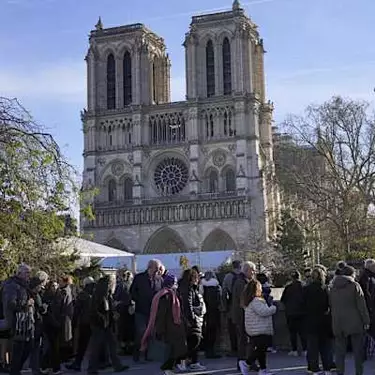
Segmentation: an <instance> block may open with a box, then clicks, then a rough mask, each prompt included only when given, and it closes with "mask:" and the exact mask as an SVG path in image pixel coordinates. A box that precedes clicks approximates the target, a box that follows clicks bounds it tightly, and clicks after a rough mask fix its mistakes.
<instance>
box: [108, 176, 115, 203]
mask: <svg viewBox="0 0 375 375" xmlns="http://www.w3.org/2000/svg"><path fill="white" fill-rule="evenodd" d="M116 194H117V186H116V181H115V180H113V179H112V180H109V181H108V201H109V202H114V201H115V200H116Z"/></svg>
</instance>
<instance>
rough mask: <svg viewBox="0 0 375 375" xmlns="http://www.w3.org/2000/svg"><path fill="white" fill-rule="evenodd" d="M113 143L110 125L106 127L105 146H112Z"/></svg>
mask: <svg viewBox="0 0 375 375" xmlns="http://www.w3.org/2000/svg"><path fill="white" fill-rule="evenodd" d="M112 145H113V136H112V129H111V127H109V128H108V144H107V146H109V147H112Z"/></svg>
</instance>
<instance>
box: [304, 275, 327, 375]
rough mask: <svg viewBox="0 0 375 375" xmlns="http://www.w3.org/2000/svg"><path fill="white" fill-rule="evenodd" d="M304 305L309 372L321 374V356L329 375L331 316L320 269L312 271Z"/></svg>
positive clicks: (306, 288)
mask: <svg viewBox="0 0 375 375" xmlns="http://www.w3.org/2000/svg"><path fill="white" fill-rule="evenodd" d="M303 305H304V311H305V312H306V315H305V326H306V334H307V363H308V370H309V371H311V372H312V373H313V374H314V375H315V374H318V373H319V371H320V369H319V354H320V357H321V360H322V364H323V370H324V372H325V374H326V375H329V374H330V370H331V367H332V364H333V353H332V338H333V335H332V324H331V314H330V306H329V295H328V288H327V286H326V283H325V276H324V273H323V271H322V270H320V269H318V268H315V269H314V270H313V271H312V275H311V283H310V284H309V285H307V286H306V287H305V288H304V289H303Z"/></svg>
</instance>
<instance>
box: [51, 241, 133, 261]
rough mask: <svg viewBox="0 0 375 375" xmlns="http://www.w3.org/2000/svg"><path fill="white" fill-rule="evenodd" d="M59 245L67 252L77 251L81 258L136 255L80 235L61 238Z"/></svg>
mask: <svg viewBox="0 0 375 375" xmlns="http://www.w3.org/2000/svg"><path fill="white" fill-rule="evenodd" d="M57 246H61V249H62V250H63V251H66V252H74V251H76V252H77V253H78V254H79V256H80V257H81V258H110V257H119V258H123V257H129V258H132V257H134V254H132V253H128V252H126V251H122V250H117V249H114V248H112V247H109V246H105V245H101V244H99V243H96V242H92V241H88V240H85V239H83V238H79V237H67V238H61V239H59V240H58V241H57Z"/></svg>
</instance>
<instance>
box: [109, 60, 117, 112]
mask: <svg viewBox="0 0 375 375" xmlns="http://www.w3.org/2000/svg"><path fill="white" fill-rule="evenodd" d="M114 108H116V61H115V57H114V56H113V54H112V53H111V54H110V55H109V56H108V58H107V109H114Z"/></svg>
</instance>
